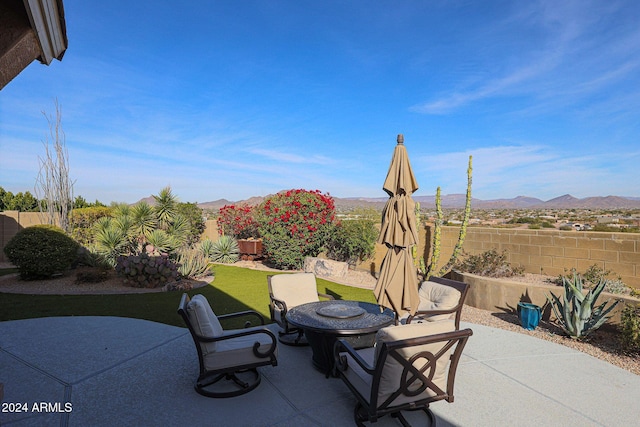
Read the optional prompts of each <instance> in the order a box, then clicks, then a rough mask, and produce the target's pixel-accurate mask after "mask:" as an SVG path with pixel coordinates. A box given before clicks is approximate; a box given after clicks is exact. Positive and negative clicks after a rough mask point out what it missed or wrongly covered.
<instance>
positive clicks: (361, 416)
mask: <svg viewBox="0 0 640 427" xmlns="http://www.w3.org/2000/svg"><path fill="white" fill-rule="evenodd" d="M353 419H354V420H355V422H356V425H357V426H358V427H365V426H364V422H365V421H369V417H368V416H367V415H366V414H365V413H364V408H363V407H362V404H361V403H360V402H358V403H356V406H355V408H353Z"/></svg>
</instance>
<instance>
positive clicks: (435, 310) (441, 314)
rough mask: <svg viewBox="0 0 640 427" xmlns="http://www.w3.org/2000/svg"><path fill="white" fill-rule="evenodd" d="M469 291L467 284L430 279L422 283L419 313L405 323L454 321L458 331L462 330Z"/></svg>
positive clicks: (433, 277) (443, 279)
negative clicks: (463, 311)
mask: <svg viewBox="0 0 640 427" xmlns="http://www.w3.org/2000/svg"><path fill="white" fill-rule="evenodd" d="M468 291H469V285H468V284H467V283H464V282H459V281H457V280H451V279H445V278H443V277H435V276H431V277H429V280H426V281H424V282H422V284H421V285H420V289H419V290H418V294H419V295H420V305H419V306H418V311H417V312H416V313H415V314H414V315H409V317H407V319H406V321H405V323H406V324H410V323H412V322H422V321H430V322H433V321H438V320H444V319H453V320H454V321H455V325H456V329H460V317H461V316H462V306H463V305H464V300H465V298H466V297H467V292H468Z"/></svg>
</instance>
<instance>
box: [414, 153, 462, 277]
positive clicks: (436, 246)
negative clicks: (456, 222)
mask: <svg viewBox="0 0 640 427" xmlns="http://www.w3.org/2000/svg"><path fill="white" fill-rule="evenodd" d="M472 170H473V169H472V156H469V167H468V168H467V196H466V201H465V206H464V215H463V218H462V225H461V226H460V234H459V235H458V242H457V243H456V246H455V247H454V248H453V253H452V254H451V257H450V258H449V261H448V262H447V263H446V264H445V265H444V266H443V267H442V268H441V269H440V270H439V271H438V276H444V275H445V274H446V273H447V272H448V271H449V270H450V269H451V267H453V265H454V264H455V263H456V260H457V258H458V255H459V254H460V251H461V250H462V245H463V243H464V239H465V237H466V235H467V226H468V225H469V218H470V217H471V183H472V178H471V174H472ZM442 222H443V221H442V200H441V195H440V187H438V189H437V190H436V223H435V230H434V234H433V251H432V253H431V262H430V264H429V268H428V269H427V272H426V277H425V279H427V278H429V276H432V275H433V274H435V270H436V265H437V263H438V260H439V259H440V245H441V237H442Z"/></svg>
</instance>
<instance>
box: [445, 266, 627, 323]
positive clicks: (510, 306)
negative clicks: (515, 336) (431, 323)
mask: <svg viewBox="0 0 640 427" xmlns="http://www.w3.org/2000/svg"><path fill="white" fill-rule="evenodd" d="M451 278H452V279H454V280H459V281H461V282H464V283H468V284H469V292H468V293H467V298H466V300H465V304H467V305H469V306H471V307H476V308H480V309H482V310H488V311H492V312H505V311H507V312H511V313H515V312H517V306H518V303H519V302H531V303H533V304H535V305H538V306H539V307H541V319H542V320H545V321H549V320H554V319H555V316H554V315H553V312H552V309H551V307H550V306H549V304H548V303H547V295H550V293H551V292H553V293H554V294H556V295H558V296H561V295H562V294H563V292H564V288H563V287H562V286H555V285H549V284H537V283H525V282H518V281H515V280H510V279H509V278H503V279H498V278H493V277H483V276H477V275H475V274H469V273H460V272H458V271H452V272H451ZM607 300H612V301H614V300H622V302H623V303H622V304H618V305H617V306H616V307H615V308H614V309H613V311H612V312H611V313H610V314H611V315H612V317H611V319H609V321H608V322H610V323H615V324H619V323H620V314H621V312H622V310H623V309H624V307H625V305H628V304H632V305H638V304H640V299H638V298H634V297H631V296H627V295H617V294H610V293H607V292H603V293H602V294H600V298H598V304H600V303H602V302H604V301H607ZM463 320H464V319H463Z"/></svg>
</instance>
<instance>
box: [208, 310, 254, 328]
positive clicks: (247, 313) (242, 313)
mask: <svg viewBox="0 0 640 427" xmlns="http://www.w3.org/2000/svg"><path fill="white" fill-rule="evenodd" d="M242 316H248V317H255V318H257V319H258V321H259V322H260V325H264V317H263V316H262V314H260V313H258V312H257V311H255V310H246V311H239V312H237V313H229V314H222V315H220V316H217V317H218V320H228V319H235V318H238V317H242ZM249 326H251V322H250V321H247V322H246V323H245V326H244V327H245V328H247V327H249Z"/></svg>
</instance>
